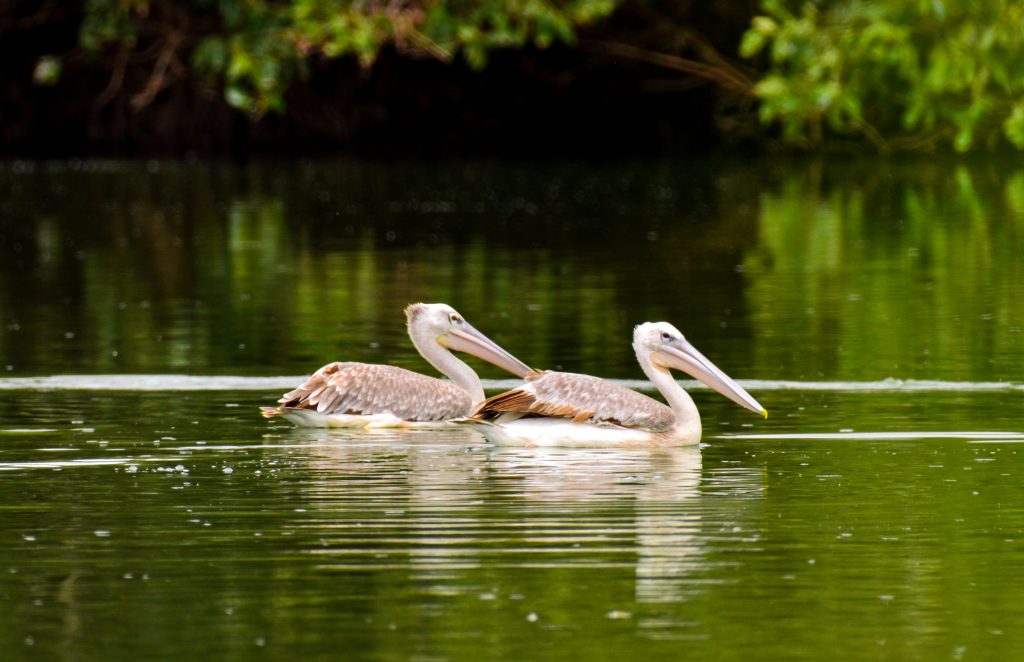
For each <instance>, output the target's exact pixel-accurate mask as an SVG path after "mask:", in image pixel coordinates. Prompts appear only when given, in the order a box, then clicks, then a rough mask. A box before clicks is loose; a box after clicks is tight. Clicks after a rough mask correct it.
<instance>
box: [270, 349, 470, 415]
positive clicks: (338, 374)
mask: <svg viewBox="0 0 1024 662" xmlns="http://www.w3.org/2000/svg"><path fill="white" fill-rule="evenodd" d="M278 402H279V403H281V405H282V406H283V407H289V408H296V409H313V410H315V411H318V412H320V413H325V414H356V415H371V414H383V413H386V412H390V413H391V414H394V415H395V416H397V417H398V418H401V419H402V420H406V421H442V420H447V419H449V418H455V417H458V416H465V415H466V413H467V412H469V410H470V409H471V408H472V406H473V403H472V402H471V400H470V395H469V394H468V393H466V392H465V391H463V390H462V389H460V388H459V387H457V386H455V385H454V384H451V383H450V382H446V381H443V380H440V379H436V378H434V377H427V376H426V375H421V374H419V373H416V372H412V371H411V370H405V369H404V368H398V367H395V366H391V365H374V364H370V363H352V362H345V363H341V362H335V363H328V364H327V365H325V366H324V367H322V368H320V369H319V370H317V371H316V372H315V373H313V375H312V376H311V377H310V378H309V379H307V380H306V382H305V383H304V384H302V386H299V387H298V388H296V389H294V390H292V391H289V392H288V393H285V394H284V396H282V397H281V399H280V400H278ZM264 415H266V414H264Z"/></svg>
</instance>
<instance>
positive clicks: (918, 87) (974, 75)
mask: <svg viewBox="0 0 1024 662" xmlns="http://www.w3.org/2000/svg"><path fill="white" fill-rule="evenodd" d="M793 4H794V3H787V2H783V1H782V0H763V3H762V8H763V10H764V13H765V15H762V16H758V17H756V18H754V20H753V22H752V25H751V28H750V30H748V31H747V33H746V34H745V35H744V37H743V41H742V44H741V48H740V52H741V55H743V56H744V57H754V56H761V57H763V58H764V59H765V60H766V61H767V71H766V73H765V75H764V77H763V78H762V79H761V81H760V82H759V83H758V84H757V87H756V90H755V91H756V94H757V95H758V96H759V97H760V99H761V101H762V104H761V108H760V117H761V120H762V122H763V123H765V124H768V125H776V124H777V125H779V126H780V127H781V129H782V136H783V139H784V140H785V141H786V142H787V143H789V144H792V145H802V146H812V147H813V146H817V145H819V144H820V143H821V142H822V141H823V140H824V139H825V137H826V135H835V136H855V137H859V138H862V139H867V140H869V141H871V142H873V143H875V144H876V145H877V146H878V147H879V148H880V149H883V150H888V149H900V148H910V149H914V148H918V149H930V148H933V147H934V146H936V145H939V144H946V145H951V146H952V147H953V148H954V149H956V150H957V151H959V152H966V151H968V150H970V149H971V148H973V147H975V146H977V145H984V146H987V147H990V148H992V147H996V146H998V145H999V144H1001V143H1004V142H1008V143H1010V144H1012V145H1013V146H1015V147H1017V148H1018V149H1024V27H1022V26H1024V5H1022V4H1021V3H1020V2H1017V1H1016V0H976V1H975V2H969V3H968V2H952V1H951V0H913V1H911V0H867V1H864V0H837V1H831V2H830V1H827V0H825V1H822V2H818V3H810V2H805V3H803V4H801V5H800V7H799V9H794V8H793Z"/></svg>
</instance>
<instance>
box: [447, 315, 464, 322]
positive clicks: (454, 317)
mask: <svg viewBox="0 0 1024 662" xmlns="http://www.w3.org/2000/svg"><path fill="white" fill-rule="evenodd" d="M448 319H449V320H450V321H451V323H452V324H462V318H461V317H459V315H458V313H452V314H451V315H449V316H448Z"/></svg>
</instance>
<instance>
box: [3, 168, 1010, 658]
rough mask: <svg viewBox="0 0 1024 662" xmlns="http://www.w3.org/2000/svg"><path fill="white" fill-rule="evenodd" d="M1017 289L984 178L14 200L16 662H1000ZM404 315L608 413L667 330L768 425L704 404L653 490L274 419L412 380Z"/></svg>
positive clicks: (400, 180) (22, 196)
mask: <svg viewBox="0 0 1024 662" xmlns="http://www.w3.org/2000/svg"><path fill="white" fill-rule="evenodd" d="M1022 259H1024V168H1020V167H1017V166H1016V165H1015V164H1013V163H1005V162H1004V163H1000V162H985V163H978V164H969V165H964V164H958V163H956V162H942V161H935V160H931V161H914V162H883V163H879V162H864V163H806V162H799V161H786V160H760V161H756V162H753V163H740V162H729V161H700V162H693V163H688V164H685V165H684V164H670V163H634V164H620V165H598V166H589V165H584V164H571V163H570V164H564V163H563V164H543V165H537V164H498V163H474V164H467V165H438V164H382V163H376V164H360V163H336V162H326V163H312V162H310V163H305V162H301V163H284V164H281V163H279V164H257V165H252V166H249V167H246V168H238V167H234V166H230V165H183V164H167V163H144V162H142V163H106V162H84V163H60V164H46V163H44V164H27V163H12V162H7V163H3V164H0V650H3V651H4V652H3V657H4V659H104V660H106V659H140V658H147V659H148V658H156V659H171V658H174V659H181V658H206V659H300V658H301V657H308V658H328V657H330V658H332V659H337V658H340V659H388V660H390V659H430V660H433V659H481V658H483V659H562V658H582V659H623V658H625V657H627V656H628V657H630V658H643V657H653V656H659V657H670V658H680V657H683V656H686V657H701V658H721V659H751V658H776V659H777V658H785V659H809V660H817V659H822V658H831V657H837V656H841V657H845V658H866V657H870V658H910V659H954V660H956V659H1014V658H1018V657H1020V656H1021V655H1022V654H1024V627H1022V626H1024V572H1022V571H1024V445H1021V443H1022V442H1024V416H1022V406H1021V405H1022V396H1024V386H1022V382H1024V337H1022V332H1021V329H1022V327H1024V304H1022V302H1024V264H1022ZM419 300H423V301H446V302H448V303H451V304H453V305H454V306H456V307H457V308H458V309H459V310H460V311H461V312H462V313H463V314H464V315H465V316H466V317H467V318H468V319H469V320H470V321H471V322H472V323H473V324H474V325H475V326H477V327H478V328H480V329H481V330H482V331H484V332H485V333H487V334H488V335H489V336H490V337H492V338H494V339H495V340H497V341H498V342H500V343H502V344H503V345H504V346H505V347H507V348H508V349H509V350H510V351H512V352H513V353H515V354H516V355H518V356H519V357H520V358H522V359H524V360H525V361H527V362H528V363H530V364H532V365H534V366H537V367H543V368H560V369H565V370H573V371H581V372H588V373H592V374H597V375H601V376H605V377H610V378H614V379H618V380H637V379H641V378H642V374H641V373H640V371H639V369H638V367H637V366H636V365H635V361H634V359H633V357H632V353H631V350H630V347H629V337H630V330H631V327H632V325H633V324H635V323H637V322H640V321H644V320H659V319H665V320H668V321H671V322H673V323H675V324H676V325H677V326H679V327H680V328H681V329H682V330H683V331H684V332H685V333H686V334H687V336H688V338H689V339H690V340H691V341H692V342H693V343H694V345H696V346H697V347H698V348H700V349H701V351H702V352H703V353H704V354H706V355H707V356H708V357H709V358H711V359H712V360H713V361H715V362H716V363H717V364H718V365H719V366H720V367H721V368H723V369H724V370H725V371H726V372H728V373H729V374H730V375H732V376H734V377H736V378H738V379H740V380H741V381H743V382H744V383H746V384H747V385H748V386H750V390H751V392H752V393H753V395H754V396H755V397H756V398H757V399H758V400H759V401H760V402H761V403H762V404H764V405H765V406H766V407H767V408H768V409H769V411H770V412H771V417H770V418H769V419H768V420H767V421H762V420H760V419H758V418H757V417H756V416H753V415H751V414H750V413H749V412H746V411H744V410H742V409H740V408H739V407H736V406H735V405H733V404H732V403H730V402H728V401H726V400H725V399H724V398H721V397H720V396H717V395H715V394H713V393H712V392H710V391H708V390H706V389H704V390H694V391H693V393H694V397H695V400H696V401H697V404H698V406H699V407H700V409H701V412H702V414H703V417H704V428H705V439H704V443H703V444H702V446H701V447H700V448H684V449H677V450H675V451H659V452H648V451H635V450H629V451H625V450H599V449H593V450H588V449H565V450H555V449H547V450H543V449H515V450H509V449H496V448H493V447H490V446H488V445H487V444H485V443H484V441H483V439H482V438H481V437H479V436H477V435H476V434H475V433H473V432H470V431H465V430H455V431H377V432H373V433H359V434H356V433H338V432H333V433H331V432H323V431H302V430H296V429H294V428H291V427H290V426H288V425H287V424H280V423H276V422H267V421H265V420H263V419H261V418H260V417H259V416H258V411H257V407H258V406H259V405H264V404H268V403H269V402H271V401H273V400H274V399H275V398H276V397H277V396H278V395H279V394H280V392H282V391H283V390H286V389H287V388H288V385H290V384H292V383H293V382H295V381H296V380H298V379H301V377H302V375H304V374H308V372H310V371H311V370H312V369H315V368H316V367H318V366H319V365H321V364H322V363H325V362H327V361H329V360H335V359H351V360H362V361H372V362H389V363H395V364H398V365H402V366H404V367H408V368H412V369H416V370H421V371H427V370H429V368H428V366H426V364H425V363H424V362H423V361H422V359H420V358H419V357H418V356H417V355H416V354H415V351H414V350H413V349H412V348H411V346H410V344H409V342H408V340H407V338H406V337H405V335H404V328H403V326H402V322H403V318H402V314H401V309H402V307H403V306H404V305H405V304H407V303H409V302H412V301H419ZM474 366H477V367H478V368H479V370H480V373H481V375H482V376H483V377H484V378H485V380H486V382H485V383H486V384H487V385H488V386H490V387H492V392H493V387H496V386H500V385H503V384H505V382H495V381H494V380H496V379H505V378H507V376H506V375H503V374H502V373H500V372H499V371H497V370H496V369H494V368H492V367H490V366H487V365H481V364H480V363H479V362H476V363H474ZM63 375H89V378H88V380H89V381H88V382H86V381H83V379H84V378H81V377H62V376H63ZM121 375H136V377H134V378H125V377H119V376H121ZM153 375H164V376H162V377H153ZM53 376H56V377H53ZM34 377H50V378H48V379H40V380H34V381H32V380H29V379H28V378H34ZM133 380H134V381H133ZM626 383H631V382H626Z"/></svg>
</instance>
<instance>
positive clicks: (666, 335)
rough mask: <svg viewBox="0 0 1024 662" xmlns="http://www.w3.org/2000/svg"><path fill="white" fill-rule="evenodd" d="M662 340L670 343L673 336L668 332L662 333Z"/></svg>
mask: <svg viewBox="0 0 1024 662" xmlns="http://www.w3.org/2000/svg"><path fill="white" fill-rule="evenodd" d="M661 339H662V340H664V341H665V342H668V341H670V340H672V334H671V333H669V332H668V331H662V332H661Z"/></svg>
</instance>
